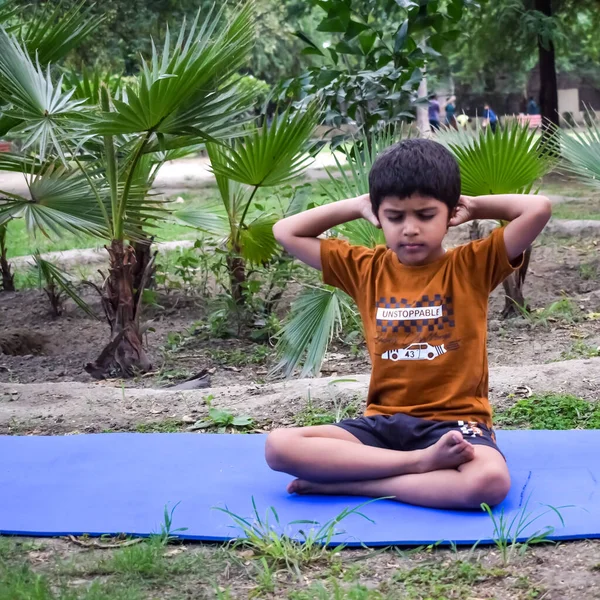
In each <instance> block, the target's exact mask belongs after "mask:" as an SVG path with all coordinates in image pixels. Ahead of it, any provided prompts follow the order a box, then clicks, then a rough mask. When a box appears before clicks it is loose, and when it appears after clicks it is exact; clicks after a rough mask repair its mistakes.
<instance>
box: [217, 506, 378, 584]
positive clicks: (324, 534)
mask: <svg viewBox="0 0 600 600" xmlns="http://www.w3.org/2000/svg"><path fill="white" fill-rule="evenodd" d="M377 500H381V498H374V499H372V500H368V501H367V502H363V503H362V504H360V505H358V506H355V507H354V508H345V509H344V510H343V511H342V512H341V513H340V514H338V515H337V516H336V517H334V518H333V519H330V520H329V521H327V522H326V523H324V524H323V525H321V524H320V523H319V522H318V521H310V520H304V519H302V520H297V521H291V522H290V523H288V525H287V526H286V527H282V525H281V522H280V520H279V515H278V514H277V511H276V510H275V508H274V507H272V506H270V507H269V508H268V509H267V512H266V515H265V517H264V518H261V516H260V514H259V512H258V508H257V507H256V502H255V500H254V497H252V509H253V513H254V514H253V519H247V518H244V517H241V516H239V515H237V514H235V513H233V512H231V511H230V510H229V509H228V508H227V507H225V508H221V507H215V510H219V511H221V512H224V513H225V514H227V515H229V516H230V517H231V519H232V520H233V522H234V523H235V525H234V527H236V528H238V529H239V530H240V531H241V533H242V534H243V536H242V537H238V538H235V539H234V540H232V545H233V548H234V549H236V548H244V549H248V550H251V551H252V552H253V554H254V556H255V558H257V559H260V558H262V557H264V558H265V559H267V560H270V561H272V562H273V563H274V564H276V565H284V566H285V567H286V568H287V569H288V570H289V571H290V572H292V573H295V574H296V575H297V576H298V577H300V574H301V568H302V567H303V566H305V565H308V564H311V563H315V562H320V561H331V559H332V558H333V557H335V556H336V555H337V554H338V553H339V552H341V550H343V548H344V547H345V544H343V543H341V544H338V545H336V546H334V547H333V548H331V549H328V546H329V544H331V543H332V542H333V538H334V537H336V536H338V535H341V534H342V533H344V531H338V529H337V526H338V525H339V523H341V522H342V521H343V520H344V519H346V518H347V517H349V516H350V515H358V516H360V517H362V518H364V519H366V520H367V521H369V522H371V523H373V522H374V521H373V520H372V519H370V518H369V517H367V516H366V515H365V514H364V513H362V512H361V510H362V509H363V507H365V506H367V505H368V504H371V503H372V502H376V501H377ZM269 515H271V517H272V518H273V519H274V522H272V521H270V518H271V517H270V516H269ZM295 525H311V528H310V529H308V530H304V529H299V530H298V533H297V535H298V536H299V537H300V540H297V539H294V537H292V535H291V529H292V528H293V526H295Z"/></svg>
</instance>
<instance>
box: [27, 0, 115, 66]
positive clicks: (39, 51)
mask: <svg viewBox="0 0 600 600" xmlns="http://www.w3.org/2000/svg"><path fill="white" fill-rule="evenodd" d="M86 4H88V3H87V2H86V0H80V2H79V3H77V4H74V5H73V6H71V8H69V9H67V8H66V6H65V5H66V3H65V2H59V3H58V4H57V5H53V4H52V3H50V2H49V3H46V4H42V5H41V8H40V5H39V4H38V5H36V9H35V10H34V11H33V14H32V15H31V16H30V17H29V18H27V19H22V20H21V25H20V26H19V28H18V29H16V30H15V31H16V34H17V36H18V37H19V38H20V39H22V40H23V41H24V42H25V46H26V47H27V50H28V52H29V55H30V57H31V60H37V61H39V63H40V64H41V65H43V66H45V65H47V64H48V63H51V62H56V61H59V60H61V59H63V58H64V57H65V56H66V55H67V54H68V53H69V52H70V51H71V50H72V49H73V48H76V47H77V46H79V45H80V44H81V42H82V41H83V40H84V39H85V38H86V37H88V36H89V35H90V34H91V33H92V32H93V31H94V30H95V29H96V28H97V27H98V25H100V23H102V21H104V19H105V16H103V15H94V14H93V13H92V8H93V6H88V7H87V8H86V9H84V6H85V5H86Z"/></svg>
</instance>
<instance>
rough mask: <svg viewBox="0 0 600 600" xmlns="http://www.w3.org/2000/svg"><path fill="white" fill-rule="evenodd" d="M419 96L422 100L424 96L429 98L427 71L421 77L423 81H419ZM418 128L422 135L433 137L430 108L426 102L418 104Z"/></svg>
mask: <svg viewBox="0 0 600 600" xmlns="http://www.w3.org/2000/svg"><path fill="white" fill-rule="evenodd" d="M417 96H418V98H419V100H421V99H422V98H427V75H426V74H425V73H423V78H422V79H421V83H419V89H418V91H417ZM417 129H418V131H419V135H420V136H421V137H424V138H430V137H431V126H430V125H429V108H428V106H427V105H426V104H425V105H422V106H417Z"/></svg>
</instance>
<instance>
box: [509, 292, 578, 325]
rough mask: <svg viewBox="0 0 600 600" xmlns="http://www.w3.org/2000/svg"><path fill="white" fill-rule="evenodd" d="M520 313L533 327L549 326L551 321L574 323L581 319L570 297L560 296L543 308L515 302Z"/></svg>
mask: <svg viewBox="0 0 600 600" xmlns="http://www.w3.org/2000/svg"><path fill="white" fill-rule="evenodd" d="M515 306H516V307H517V309H518V310H519V312H520V313H521V315H522V316H523V317H524V318H525V319H526V320H527V321H529V323H530V325H531V326H532V327H533V328H535V327H538V326H540V325H541V326H542V327H550V325H551V324H552V323H557V322H562V323H575V322H577V321H579V320H580V319H581V314H580V310H579V309H578V308H577V306H576V304H575V303H574V302H573V300H571V298H561V299H560V300H557V301H556V302H553V303H552V304H550V306H547V307H545V308H536V309H533V310H531V309H529V308H528V307H526V306H525V307H524V306H521V305H520V304H518V303H516V302H515Z"/></svg>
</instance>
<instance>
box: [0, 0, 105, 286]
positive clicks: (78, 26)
mask: <svg viewBox="0 0 600 600" xmlns="http://www.w3.org/2000/svg"><path fill="white" fill-rule="evenodd" d="M83 4H84V1H83V0H82V1H81V2H80V3H79V4H78V5H74V6H72V7H71V8H70V9H68V10H62V5H59V6H57V7H55V8H54V9H53V8H51V7H50V6H49V5H46V6H43V7H41V8H37V9H36V10H34V11H33V13H31V11H28V12H27V15H26V14H25V11H24V8H23V7H19V6H15V4H14V3H13V2H11V1H10V0H0V27H4V28H5V29H6V31H7V32H10V33H13V34H14V35H15V36H16V37H17V39H18V40H19V41H20V42H21V44H22V45H23V48H24V49H25V50H26V51H27V53H28V54H29V56H30V57H31V58H32V59H35V60H36V61H37V62H38V63H39V64H40V65H41V66H42V67H45V66H46V65H47V64H48V62H49V61H51V60H52V61H57V60H60V59H62V58H63V57H64V56H65V55H66V54H67V53H68V52H69V51H70V50H72V49H73V48H74V47H76V46H77V45H78V44H80V43H81V42H82V40H83V39H85V38H86V37H87V36H88V35H89V34H90V33H92V32H93V31H94V30H95V29H96V27H97V26H98V25H99V24H100V23H101V22H102V20H103V17H92V16H91V14H90V10H91V7H90V8H88V9H87V10H83ZM1 84H2V80H1V79H0V85H1ZM2 104H3V103H2V101H1V100H0V136H4V135H6V133H7V132H9V131H10V130H11V129H12V130H16V129H18V128H19V126H21V125H22V121H21V120H20V119H18V118H15V116H10V115H6V114H4V113H5V110H6V106H3V105H2ZM13 166H17V167H18V166H19V163H18V162H17V165H13ZM6 232H7V225H6V223H4V224H2V225H0V275H1V277H2V288H1V289H2V290H3V291H14V289H15V287H14V278H13V275H12V273H11V269H10V264H9V262H8V260H7V258H6V255H7V249H6Z"/></svg>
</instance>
